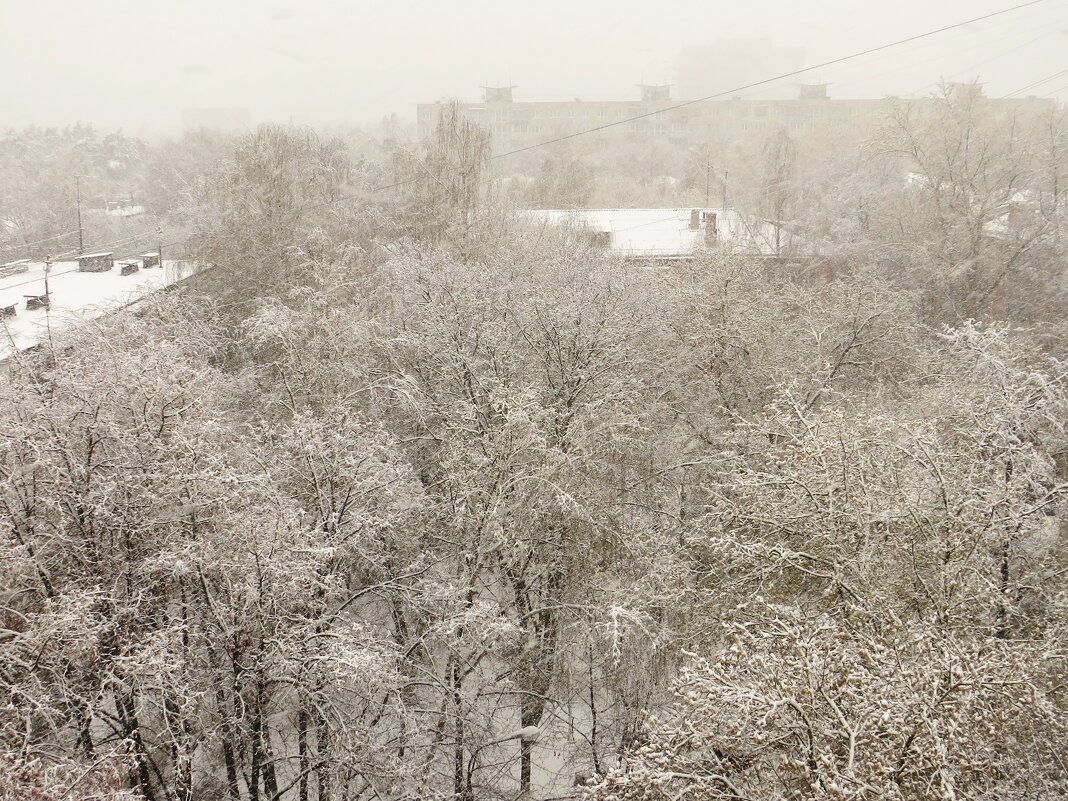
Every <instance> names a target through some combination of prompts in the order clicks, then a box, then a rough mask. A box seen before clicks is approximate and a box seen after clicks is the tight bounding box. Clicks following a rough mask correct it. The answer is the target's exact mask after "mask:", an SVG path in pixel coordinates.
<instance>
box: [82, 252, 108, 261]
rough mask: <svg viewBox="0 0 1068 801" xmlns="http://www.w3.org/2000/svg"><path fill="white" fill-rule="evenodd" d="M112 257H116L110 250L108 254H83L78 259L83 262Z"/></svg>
mask: <svg viewBox="0 0 1068 801" xmlns="http://www.w3.org/2000/svg"><path fill="white" fill-rule="evenodd" d="M111 255H114V254H113V253H112V252H111V251H110V250H109V251H108V252H107V253H83V254H82V255H81V256H78V259H79V260H81V259H98V258H100V257H101V256H111Z"/></svg>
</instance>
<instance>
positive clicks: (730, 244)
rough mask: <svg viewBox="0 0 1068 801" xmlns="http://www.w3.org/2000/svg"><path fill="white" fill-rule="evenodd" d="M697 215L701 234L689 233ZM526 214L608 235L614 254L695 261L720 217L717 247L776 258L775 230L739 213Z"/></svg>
mask: <svg viewBox="0 0 1068 801" xmlns="http://www.w3.org/2000/svg"><path fill="white" fill-rule="evenodd" d="M695 211H696V212H698V219H699V220H701V223H700V225H699V227H698V228H697V229H693V228H691V227H690V220H691V217H692V215H693V212H695ZM527 214H529V215H530V217H531V218H532V219H534V220H537V221H542V222H546V223H549V224H552V225H572V226H575V227H578V228H584V229H586V230H592V231H599V232H602V233H607V234H609V235H610V237H611V239H610V242H611V245H610V246H611V249H612V250H613V251H614V252H617V253H620V254H622V255H625V256H628V257H631V258H650V259H663V258H688V257H690V256H692V255H693V254H694V251H695V250H697V249H698V247H699V246H700V245H702V244H704V243H705V242H706V241H707V239H706V229H705V222H704V220H707V219H708V215H710V214H715V215H716V229H717V235H716V237H715V241H716V243H717V245H718V246H722V247H726V248H728V249H730V250H732V251H734V252H738V253H750V254H753V255H763V256H770V255H774V254H775V226H774V225H773V224H772V223H770V222H767V221H766V220H749V219H746V218H745V217H743V216H742V215H741V214H739V213H738V212H737V211H735V210H734V209H722V208H700V209H692V208H679V209H534V210H531V211H528V212H527ZM780 243H782V242H780Z"/></svg>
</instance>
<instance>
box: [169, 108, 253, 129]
mask: <svg viewBox="0 0 1068 801" xmlns="http://www.w3.org/2000/svg"><path fill="white" fill-rule="evenodd" d="M250 119H251V116H250V115H249V113H248V109H247V108H187V109H182V128H184V129H185V130H186V131H199V130H201V129H204V130H208V131H222V132H232V131H243V130H245V129H246V128H248V127H249V121H250Z"/></svg>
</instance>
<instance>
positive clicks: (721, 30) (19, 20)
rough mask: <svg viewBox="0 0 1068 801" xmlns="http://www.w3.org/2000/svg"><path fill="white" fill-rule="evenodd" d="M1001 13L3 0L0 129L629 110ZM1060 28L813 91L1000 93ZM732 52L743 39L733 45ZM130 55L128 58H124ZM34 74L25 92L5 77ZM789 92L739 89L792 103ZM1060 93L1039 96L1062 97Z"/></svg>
mask: <svg viewBox="0 0 1068 801" xmlns="http://www.w3.org/2000/svg"><path fill="white" fill-rule="evenodd" d="M1003 6H1004V3H999V2H996V0H942V2H939V3H929V2H921V0H904V2H902V3H898V4H896V5H894V6H893V7H890V6H884V7H873V8H868V7H865V8H863V9H860V8H859V7H858V5H857V4H856V3H855V2H852V1H851V0H827V2H823V3H821V4H819V7H818V9H817V10H814V9H813V8H812V7H811V6H809V5H806V4H798V3H792V2H787V0H765V2H761V3H756V4H733V5H723V4H713V3H708V2H696V0H677V1H676V2H669V3H664V4H661V5H659V6H654V5H650V4H648V3H639V2H637V0H620V2H617V3H614V4H612V5H611V6H610V7H606V6H603V5H601V4H599V3H588V4H575V3H571V2H564V0H545V2H542V3H539V5H538V7H537V11H536V13H535V12H534V10H532V9H531V8H530V7H529V5H527V4H517V3H503V4H502V3H499V2H490V0H461V2H456V3H434V2H428V1H427V0H409V2H396V3H372V4H367V3H351V2H342V1H341V0H316V2H311V3H304V4H301V3H296V2H290V1H289V0H286V1H285V2H282V1H280V0H268V2H263V3H237V2H223V3H219V2H208V0H186V2H181V3H179V2H175V0H153V2H149V3H146V2H134V0H115V2H108V3H104V4H100V3H71V2H68V0H38V1H37V2H28V0H0V28H2V29H3V30H4V31H7V32H17V31H31V30H32V31H41V32H44V33H45V35H44V36H9V37H7V39H6V41H5V45H4V48H2V49H0V70H2V72H3V74H4V75H5V76H8V78H9V79H8V80H6V81H5V86H4V89H3V92H2V103H0V127H13V126H14V127H17V126H22V125H27V124H44V125H64V124H69V123H71V122H73V121H77V120H81V121H83V122H90V123H94V124H96V125H98V126H102V127H109V128H115V127H122V128H124V129H126V130H127V131H129V132H132V133H137V132H140V131H143V130H146V131H147V130H168V131H178V130H181V128H182V127H183V123H182V110H183V109H238V108H245V109H248V113H249V119H250V122H251V123H252V124H256V123H259V122H264V121H281V122H288V121H290V120H293V121H294V122H298V123H312V124H318V123H329V122H342V121H349V122H366V121H377V120H378V119H380V118H381V117H382V116H383V115H389V114H393V113H396V114H398V115H400V116H403V117H409V118H410V117H411V115H412V113H413V110H414V106H415V105H416V104H417V103H419V102H424V101H428V100H431V101H432V100H437V99H439V98H446V97H462V98H465V99H472V98H471V90H472V87H477V86H479V85H481V84H495V85H496V84H500V85H507V84H512V83H514V84H518V85H520V86H521V87H522V89H523V97H524V98H526V99H531V100H534V99H537V100H545V101H550V100H558V101H565V100H572V99H573V98H575V97H581V98H584V99H589V100H594V99H598V100H626V99H630V98H631V97H633V93H634V88H633V87H634V84H636V83H639V82H644V83H649V84H666V83H671V84H674V85H675V87H674V96H675V97H677V98H681V99H685V98H688V97H690V96H691V95H695V96H700V95H703V94H709V93H712V92H717V91H723V90H727V89H730V88H731V87H732V86H737V85H739V84H740V83H748V82H751V81H752V80H754V79H760V78H763V77H766V76H767V75H770V74H776V73H777V72H782V71H788V70H787V69H785V68H786V67H792V66H796V65H797V64H798V62H799V61H800V60H801V59H800V52H801V51H803V56H804V61H805V62H806V63H808V64H815V63H819V62H822V61H826V60H829V59H833V58H836V57H840V56H842V55H845V54H848V53H852V52H856V51H858V50H862V49H865V48H868V47H873V46H876V45H880V44H883V43H886V42H889V41H893V40H895V39H900V38H904V37H907V36H909V35H912V34H915V33H916V32H917V31H923V30H930V29H934V28H938V27H940V26H942V25H945V24H947V23H952V22H957V21H959V20H961V19H967V18H972V17H976V16H979V15H982V14H984V13H989V12H992V11H995V10H998V9H1000V8H1002V7H1003ZM206 20H210V24H205V21H206ZM1066 29H1068V24H1066V23H1065V15H1064V6H1063V3H1060V2H1050V3H1043V4H1039V5H1036V6H1034V7H1030V8H1027V9H1024V10H1021V11H1019V12H1016V13H1014V14H1013V15H1011V16H1002V17H999V18H996V19H993V20H988V21H984V22H978V23H975V24H973V25H970V26H967V27H966V28H962V29H957V30H953V31H950V32H947V33H945V34H941V35H939V36H938V37H933V38H931V39H928V40H924V41H921V42H916V43H913V44H909V45H905V46H903V47H900V48H895V49H894V50H893V51H888V52H884V53H881V54H876V55H874V56H870V57H865V58H863V59H856V60H853V61H851V62H848V63H845V64H842V65H839V66H837V67H829V68H825V69H819V70H812V71H810V72H808V73H806V74H805V76H804V77H803V80H804V81H805V82H809V83H829V84H831V93H832V95H833V96H836V97H860V98H863V97H882V96H884V95H886V94H898V95H902V96H907V95H910V94H913V93H919V94H923V93H925V92H928V91H930V89H931V88H932V87H933V84H934V83H936V82H937V80H938V78H939V76H946V77H948V78H951V79H953V80H968V79H971V78H973V77H975V75H976V74H978V75H980V76H981V78H982V79H983V80H984V81H986V83H987V89H988V93H989V94H990V95H991V96H998V95H1001V94H1005V93H1008V92H1010V91H1013V90H1015V89H1017V88H1019V87H1020V86H1024V85H1026V84H1027V83H1029V82H1031V81H1033V80H1035V79H1036V78H1038V77H1040V76H1043V75H1048V74H1049V73H1051V72H1053V71H1054V70H1056V69H1059V67H1060V66H1061V64H1062V60H1063V59H1062V55H1061V54H1062V53H1063V51H1064V45H1065V43H1066V41H1068V39H1066V37H1065V31H1066ZM728 40H742V41H744V40H748V44H738V45H735V46H732V47H734V50H733V51H730V50H725V49H724V46H723V44H722V43H723V42H725V41H728ZM87 42H92V48H91V53H90V52H89V51H88V50H87V47H86V43H87ZM717 43H720V46H719V48H718V49H717V50H716V51H715V53H714V54H712V55H710V51H709V49H708V48H709V47H710V46H714V45H716V44H717ZM131 45H134V47H133V52H134V53H135V55H134V56H131V57H126V54H127V53H129V52H130V47H131ZM731 52H733V55H732V54H731ZM550 54H551V60H550V58H549V56H550ZM1024 55H1026V58H1024V57H1023V56H1024ZM549 65H551V67H550V66H549ZM30 68H32V74H33V79H32V80H28V79H25V78H17V77H16V78H14V79H11V76H24V75H25V74H26V72H27V70H28V69H30ZM789 83H790V82H789V81H787V82H785V83H784V84H782V85H776V86H774V87H769V88H765V89H761V90H760V91H759V92H755V91H751V92H748V93H747V94H746V96H750V97H760V96H771V97H775V96H789V93H790V91H791V90H792V87H790V86H789ZM1062 83H1068V81H1065V82H1059V83H1050V84H1046V85H1044V86H1043V87H1041V92H1042V93H1045V92H1051V93H1053V94H1055V95H1057V96H1060V97H1064V96H1065V92H1066V87H1064V86H1063V85H1062Z"/></svg>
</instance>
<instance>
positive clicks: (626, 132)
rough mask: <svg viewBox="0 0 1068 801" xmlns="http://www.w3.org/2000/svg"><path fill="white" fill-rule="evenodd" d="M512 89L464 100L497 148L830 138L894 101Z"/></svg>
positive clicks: (879, 115)
mask: <svg viewBox="0 0 1068 801" xmlns="http://www.w3.org/2000/svg"><path fill="white" fill-rule="evenodd" d="M515 88H516V87H513V86H505V87H483V90H484V94H483V101H482V102H481V103H464V104H462V110H463V112H464V114H465V116H466V117H467V118H468V119H470V120H472V121H473V122H476V123H478V124H479V125H482V126H483V127H485V128H487V129H488V130H489V131H490V132H492V133H493V139H494V148H495V149H496V150H497V151H498V152H501V151H505V150H514V149H517V148H523V147H529V146H530V145H534V144H537V143H539V142H545V141H547V140H551V139H557V138H560V137H566V136H571V135H574V134H577V133H580V132H588V133H587V134H586V136H588V137H592V138H594V139H598V138H600V139H614V140H618V139H623V140H631V141H667V142H675V143H678V144H688V143H698V142H708V141H720V142H728V141H738V140H740V139H742V138H745V137H748V136H761V134H762V132H770V131H777V130H786V131H787V132H788V133H790V134H791V135H792V136H796V137H804V136H806V135H810V134H823V135H830V136H833V135H834V133H835V132H836V131H843V130H855V129H857V128H859V127H864V126H871V125H875V124H877V123H878V122H879V121H880V120H882V119H883V117H884V116H885V114H886V113H887V112H888V111H889V109H890V107H891V103H892V102H893V99H892V98H863V99H839V98H832V97H830V96H829V94H828V90H827V84H796V83H795V84H790V85H789V89H790V92H791V96H790V97H788V98H782V99H779V98H759V97H749V96H746V97H732V98H725V99H718V100H701V101H696V102H695V101H678V100H673V99H672V97H671V87H670V86H667V85H640V89H641V94H640V97H639V98H638V99H636V100H630V101H627V100H623V101H618V100H593V101H589V100H571V101H563V102H560V101H548V102H515V100H514V99H513V90H514V89H515ZM965 90H968V91H972V90H973V88H972V85H971V84H965V85H962V89H961V91H965ZM974 91H981V89H974ZM985 100H986V101H987V102H990V103H992V104H995V106H996V108H997V109H1000V110H1002V111H1012V110H1017V109H1022V108H1030V109H1032V110H1039V109H1040V108H1047V107H1048V108H1052V107H1053V106H1054V105H1055V101H1053V100H1043V99H1039V98H1034V97H1028V98H1012V99H1006V100H1002V99H995V98H985ZM911 102H914V103H925V102H929V101H927V100H916V101H911ZM441 108H442V104H441V103H422V104H420V105H419V106H418V108H417V120H418V128H419V135H420V136H427V135H428V134H430V133H431V131H433V129H434V125H435V124H436V122H437V118H438V114H439V113H440V111H441ZM584 138H585V137H584Z"/></svg>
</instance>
